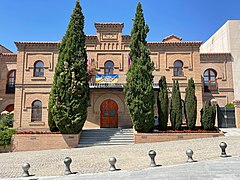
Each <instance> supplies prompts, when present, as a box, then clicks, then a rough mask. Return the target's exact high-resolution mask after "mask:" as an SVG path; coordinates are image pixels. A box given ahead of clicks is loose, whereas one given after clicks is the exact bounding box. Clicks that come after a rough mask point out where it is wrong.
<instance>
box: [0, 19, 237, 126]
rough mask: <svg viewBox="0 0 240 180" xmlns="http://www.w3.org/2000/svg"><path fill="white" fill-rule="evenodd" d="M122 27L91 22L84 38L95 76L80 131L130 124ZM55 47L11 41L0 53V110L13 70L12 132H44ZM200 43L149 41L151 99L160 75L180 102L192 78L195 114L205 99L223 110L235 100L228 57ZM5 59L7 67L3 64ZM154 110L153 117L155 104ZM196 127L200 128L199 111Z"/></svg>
mask: <svg viewBox="0 0 240 180" xmlns="http://www.w3.org/2000/svg"><path fill="white" fill-rule="evenodd" d="M123 27H124V24H123V23H95V28H96V31H97V33H96V35H91V36H86V50H87V54H88V64H89V67H91V68H92V70H94V76H93V78H92V79H91V82H90V88H91V94H90V102H89V107H88V117H87V121H86V123H85V125H84V128H99V127H131V126H132V123H131V120H130V116H129V112H128V110H127V107H126V105H125V96H124V93H123V85H124V83H125V82H126V73H127V71H128V69H129V66H130V59H129V51H130V49H129V42H130V36H129V35H122V29H123ZM59 43H60V42H15V44H16V46H17V49H18V52H17V55H15V54H11V55H6V54H5V53H1V54H0V63H1V67H2V66H3V67H5V66H6V67H7V68H5V69H4V68H1V77H0V79H1V86H0V88H1V89H0V98H1V97H3V98H2V99H6V100H5V101H3V100H2V101H3V102H4V103H1V106H0V111H3V110H5V109H6V107H7V106H8V105H9V104H11V103H13V102H12V101H13V98H14V97H13V95H11V97H5V96H7V95H6V94H5V87H6V84H7V82H8V81H7V79H8V77H9V76H8V72H9V71H11V69H14V68H15V69H16V70H17V71H16V74H17V76H16V82H15V103H14V116H15V117H14V118H15V122H14V127H15V128H17V129H36V128H37V129H48V97H49V92H50V88H51V84H52V81H53V75H54V69H55V66H56V63H57V59H58V44H59ZM201 44H202V43H201V42H198V41H191V42H188V41H182V39H181V38H180V37H178V36H175V35H170V36H168V37H166V38H164V39H163V41H162V42H148V47H149V49H150V51H151V59H152V61H153V62H154V67H155V70H154V72H153V75H154V84H153V86H154V89H155V93H156V95H157V88H158V81H159V79H160V77H161V76H163V75H164V76H166V80H167V84H168V90H169V98H170V97H171V88H172V82H173V80H178V81H179V85H180V91H181V98H182V100H184V97H185V88H186V87H187V82H188V79H189V78H191V77H192V78H193V79H194V81H195V86H196V96H197V101H198V104H197V111H198V112H200V110H201V108H202V106H203V103H204V102H205V101H209V100H211V99H216V100H217V102H218V104H219V105H220V106H224V105H226V104H227V103H230V102H232V101H233V100H234V89H233V75H232V58H231V54H230V53H229V52H220V53H200V46H201ZM10 57H11V58H10ZM10 59H11V62H12V64H11V68H10V65H8V62H9V61H10ZM16 67H17V68H16ZM11 98H12V100H10V99H11ZM8 101H9V102H8ZM0 102H1V101H0ZM183 102H184V101H183ZM154 111H155V114H156V115H157V106H156V104H155V110H154ZM184 121H185V119H184V117H183V122H184ZM197 125H200V113H198V116H197Z"/></svg>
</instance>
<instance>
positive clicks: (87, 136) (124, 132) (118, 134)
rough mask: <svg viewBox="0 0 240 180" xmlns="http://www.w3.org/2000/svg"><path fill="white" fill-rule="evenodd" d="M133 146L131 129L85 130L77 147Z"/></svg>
mask: <svg viewBox="0 0 240 180" xmlns="http://www.w3.org/2000/svg"><path fill="white" fill-rule="evenodd" d="M128 144H134V138H133V129H120V128H101V129H85V130H83V131H82V133H81V137H80V141H79V144H78V147H89V146H105V145H128Z"/></svg>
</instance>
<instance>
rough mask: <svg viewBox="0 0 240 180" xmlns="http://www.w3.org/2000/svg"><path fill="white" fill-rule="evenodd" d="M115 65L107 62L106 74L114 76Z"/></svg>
mask: <svg viewBox="0 0 240 180" xmlns="http://www.w3.org/2000/svg"><path fill="white" fill-rule="evenodd" d="M113 69H114V64H113V62H112V61H107V62H105V64H104V74H113Z"/></svg>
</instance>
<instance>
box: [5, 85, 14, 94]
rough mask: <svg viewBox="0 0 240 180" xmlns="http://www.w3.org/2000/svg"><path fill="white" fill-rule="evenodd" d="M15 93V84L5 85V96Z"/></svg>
mask: <svg viewBox="0 0 240 180" xmlns="http://www.w3.org/2000/svg"><path fill="white" fill-rule="evenodd" d="M14 93H15V84H6V94H14Z"/></svg>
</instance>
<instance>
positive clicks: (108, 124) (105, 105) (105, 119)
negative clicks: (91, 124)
mask: <svg viewBox="0 0 240 180" xmlns="http://www.w3.org/2000/svg"><path fill="white" fill-rule="evenodd" d="M100 110H101V116H100V127H101V128H117V127H118V105H117V103H116V102H115V101H113V100H112V99H106V100H104V101H103V102H102V104H101V106H100Z"/></svg>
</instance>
